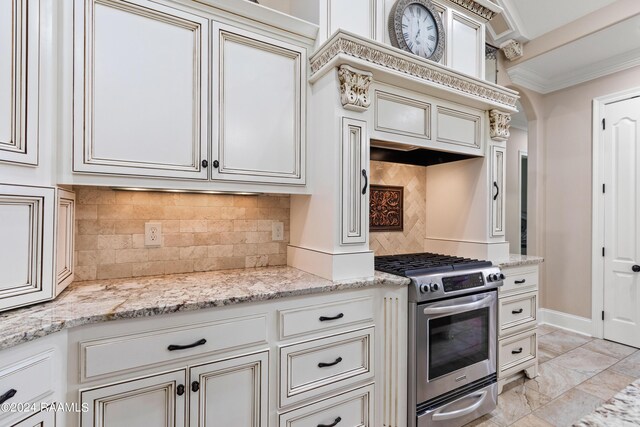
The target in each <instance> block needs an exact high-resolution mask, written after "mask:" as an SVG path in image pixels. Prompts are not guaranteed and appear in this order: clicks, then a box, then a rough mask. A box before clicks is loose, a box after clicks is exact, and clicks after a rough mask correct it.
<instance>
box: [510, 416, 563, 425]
mask: <svg viewBox="0 0 640 427" xmlns="http://www.w3.org/2000/svg"><path fill="white" fill-rule="evenodd" d="M511 425H512V426H513V427H553V425H552V424H549V423H548V422H546V421H545V420H543V419H541V418H538V417H536V416H535V415H533V414H530V415H527V416H526V417H524V418H520V419H519V420H518V421H516V422H515V423H513V424H511Z"/></svg>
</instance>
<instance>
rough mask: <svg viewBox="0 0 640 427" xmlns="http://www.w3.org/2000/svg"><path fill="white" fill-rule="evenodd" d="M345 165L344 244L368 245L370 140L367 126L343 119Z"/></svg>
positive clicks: (343, 164)
mask: <svg viewBox="0 0 640 427" xmlns="http://www.w3.org/2000/svg"><path fill="white" fill-rule="evenodd" d="M341 163H342V165H341V167H342V173H341V175H340V178H341V189H342V203H341V211H342V212H341V221H342V227H341V228H342V232H341V240H340V243H341V244H343V245H347V244H356V243H358V244H361V243H366V241H367V227H368V219H369V218H368V217H369V205H368V203H369V137H368V135H367V123H366V122H363V121H360V120H354V119H348V118H346V117H345V118H343V119H342V159H341Z"/></svg>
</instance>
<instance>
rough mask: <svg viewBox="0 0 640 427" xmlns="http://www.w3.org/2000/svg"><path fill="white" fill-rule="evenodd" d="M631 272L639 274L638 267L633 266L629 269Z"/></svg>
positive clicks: (639, 268) (639, 267)
mask: <svg viewBox="0 0 640 427" xmlns="http://www.w3.org/2000/svg"><path fill="white" fill-rule="evenodd" d="M631 270H633V272H634V273H640V265H634V266H633V267H631Z"/></svg>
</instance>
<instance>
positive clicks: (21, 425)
mask: <svg viewBox="0 0 640 427" xmlns="http://www.w3.org/2000/svg"><path fill="white" fill-rule="evenodd" d="M55 425H56V413H55V412H54V411H47V410H45V411H40V412H38V413H36V414H34V415H32V416H30V417H29V418H27V419H26V420H22V421H19V422H18V423H16V424H11V427H55Z"/></svg>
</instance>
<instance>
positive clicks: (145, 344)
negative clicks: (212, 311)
mask: <svg viewBox="0 0 640 427" xmlns="http://www.w3.org/2000/svg"><path fill="white" fill-rule="evenodd" d="M266 326H267V325H266V318H265V316H256V317H249V318H240V319H230V320H227V321H220V322H213V323H201V324H196V325H188V326H183V327H180V328H175V329H163V330H159V331H151V332H147V333H142V334H135V335H127V336H119V337H111V338H105V339H99V340H93V341H84V342H81V343H80V357H81V362H82V366H83V369H82V376H83V379H87V378H93V377H97V376H100V375H105V374H110V373H114V372H120V371H125V370H128V369H134V368H140V367H144V366H148V365H152V364H156V363H164V362H170V361H172V360H176V359H180V358H183V357H193V356H198V355H201V354H205V353H213V352H219V351H223V350H229V349H233V348H240V347H246V346H249V345H255V344H261V343H265V342H266V341H267V327H266ZM202 340H204V341H205V342H204V343H201V342H202ZM194 344H198V345H194ZM169 346H181V347H186V348H180V347H178V348H177V349H173V350H169Z"/></svg>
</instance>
